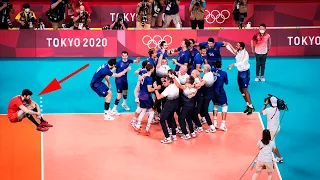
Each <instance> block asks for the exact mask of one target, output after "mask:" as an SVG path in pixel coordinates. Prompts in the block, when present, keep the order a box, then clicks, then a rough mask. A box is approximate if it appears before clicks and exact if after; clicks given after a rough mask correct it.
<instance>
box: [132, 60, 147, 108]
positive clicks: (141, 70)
mask: <svg viewBox="0 0 320 180" xmlns="http://www.w3.org/2000/svg"><path fill="white" fill-rule="evenodd" d="M147 64H148V60H145V61H143V62H142V68H139V69H137V70H136V71H135V72H134V73H135V74H138V75H139V76H141V75H143V74H146V73H147V70H146V66H147ZM139 91H140V81H139V77H138V82H137V85H136V88H135V89H134V97H135V102H136V103H139V98H138V95H139Z"/></svg>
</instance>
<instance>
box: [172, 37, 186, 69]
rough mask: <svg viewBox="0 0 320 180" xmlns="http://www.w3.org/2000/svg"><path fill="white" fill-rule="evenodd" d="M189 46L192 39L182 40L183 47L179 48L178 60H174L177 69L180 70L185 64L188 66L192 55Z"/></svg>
mask: <svg viewBox="0 0 320 180" xmlns="http://www.w3.org/2000/svg"><path fill="white" fill-rule="evenodd" d="M189 47H190V41H189V40H188V39H184V40H183V41H182V42H181V48H178V49H177V50H179V57H178V60H173V63H174V64H175V65H176V68H175V71H179V69H180V67H181V66H183V65H185V66H187V67H188V64H189V56H190V50H189ZM175 51H176V50H175Z"/></svg>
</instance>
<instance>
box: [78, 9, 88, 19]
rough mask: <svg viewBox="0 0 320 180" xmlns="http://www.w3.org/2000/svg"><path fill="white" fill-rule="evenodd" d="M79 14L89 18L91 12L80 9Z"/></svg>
mask: <svg viewBox="0 0 320 180" xmlns="http://www.w3.org/2000/svg"><path fill="white" fill-rule="evenodd" d="M79 14H80V15H82V17H83V18H85V19H88V18H89V14H88V13H87V11H80V13H79Z"/></svg>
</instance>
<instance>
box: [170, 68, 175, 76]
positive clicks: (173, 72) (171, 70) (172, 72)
mask: <svg viewBox="0 0 320 180" xmlns="http://www.w3.org/2000/svg"><path fill="white" fill-rule="evenodd" d="M169 73H171V74H173V75H175V76H177V73H176V71H174V70H173V69H169V70H168V74H169Z"/></svg>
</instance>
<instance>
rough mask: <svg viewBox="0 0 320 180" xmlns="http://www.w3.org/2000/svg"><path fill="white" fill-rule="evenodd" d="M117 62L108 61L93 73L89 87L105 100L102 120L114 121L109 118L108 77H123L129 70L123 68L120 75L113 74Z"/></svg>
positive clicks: (109, 93)
mask: <svg viewBox="0 0 320 180" xmlns="http://www.w3.org/2000/svg"><path fill="white" fill-rule="evenodd" d="M116 63H117V61H116V59H110V60H109V61H108V63H107V64H103V65H101V66H100V67H99V68H98V70H97V71H96V72H95V73H94V75H93V77H92V80H91V83H90V86H91V88H92V90H93V91H94V92H96V93H97V94H98V96H100V97H104V98H105V103H104V120H114V118H113V117H111V112H110V111H109V106H110V101H111V97H112V92H111V91H110V89H109V87H110V81H109V78H110V76H112V77H115V78H117V77H121V76H123V75H125V74H126V73H127V72H128V71H129V70H130V67H127V68H125V69H124V70H123V71H122V72H120V73H113V72H112V69H113V68H114V67H115V65H116ZM103 79H106V83H103V82H102V81H103Z"/></svg>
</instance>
